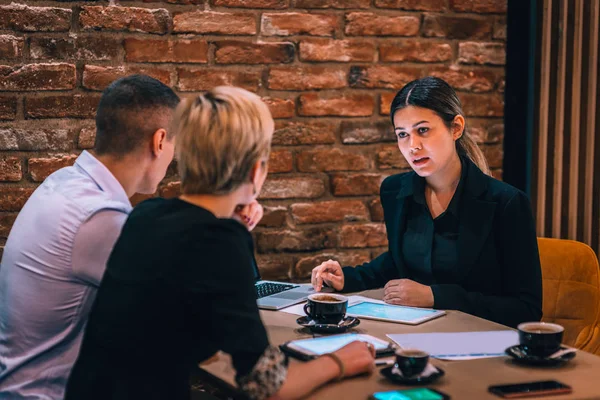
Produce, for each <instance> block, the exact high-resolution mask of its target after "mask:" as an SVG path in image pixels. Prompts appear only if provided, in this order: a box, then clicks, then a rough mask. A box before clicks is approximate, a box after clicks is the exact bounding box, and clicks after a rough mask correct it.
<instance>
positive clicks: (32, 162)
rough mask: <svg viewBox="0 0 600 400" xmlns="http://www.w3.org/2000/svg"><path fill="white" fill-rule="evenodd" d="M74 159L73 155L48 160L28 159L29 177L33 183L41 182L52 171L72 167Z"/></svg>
mask: <svg viewBox="0 0 600 400" xmlns="http://www.w3.org/2000/svg"><path fill="white" fill-rule="evenodd" d="M76 159H77V155H75V154H72V155H68V156H58V157H50V158H30V159H29V162H28V165H29V175H30V176H31V179H32V180H33V181H35V182H41V181H43V180H44V179H46V178H47V177H48V176H50V174H52V173H53V172H54V171H57V170H59V169H61V168H64V167H68V166H71V165H73V164H74V163H75V160H76Z"/></svg>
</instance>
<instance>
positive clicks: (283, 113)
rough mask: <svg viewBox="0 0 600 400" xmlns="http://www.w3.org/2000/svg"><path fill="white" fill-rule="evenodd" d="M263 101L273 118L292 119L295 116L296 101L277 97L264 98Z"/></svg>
mask: <svg viewBox="0 0 600 400" xmlns="http://www.w3.org/2000/svg"><path fill="white" fill-rule="evenodd" d="M262 100H263V101H264V102H265V104H266V105H267V106H268V107H269V111H271V116H272V117H273V118H291V117H293V116H294V107H295V104H294V100H290V99H280V98H276V97H263V98H262Z"/></svg>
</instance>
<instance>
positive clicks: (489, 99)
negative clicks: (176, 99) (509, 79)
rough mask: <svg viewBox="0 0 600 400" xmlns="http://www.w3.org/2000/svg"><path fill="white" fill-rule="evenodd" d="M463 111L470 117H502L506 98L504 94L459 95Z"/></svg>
mask: <svg viewBox="0 0 600 400" xmlns="http://www.w3.org/2000/svg"><path fill="white" fill-rule="evenodd" d="M458 97H459V99H460V102H461V103H462V106H463V111H464V112H465V115H466V116H468V117H502V116H503V115H504V96H502V94H496V93H493V94H471V93H459V94H458Z"/></svg>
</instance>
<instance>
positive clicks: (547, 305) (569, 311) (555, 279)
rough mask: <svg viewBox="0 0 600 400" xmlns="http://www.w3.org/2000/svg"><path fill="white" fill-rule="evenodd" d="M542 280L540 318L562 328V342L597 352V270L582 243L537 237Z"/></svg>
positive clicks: (599, 340) (599, 331) (599, 284)
mask: <svg viewBox="0 0 600 400" xmlns="http://www.w3.org/2000/svg"><path fill="white" fill-rule="evenodd" d="M538 246H539V249H540V260H541V263H542V279H543V290H544V300H543V312H544V316H543V318H542V321H546V322H555V323H557V324H560V325H562V326H564V327H565V334H564V340H563V342H564V343H565V344H567V345H569V346H573V347H577V348H579V349H583V350H586V351H590V352H598V351H600V325H599V323H600V271H599V265H598V258H597V257H596V254H595V253H594V251H593V250H592V249H591V248H590V247H589V246H588V245H586V244H584V243H580V242H575V241H573V240H562V239H547V238H538Z"/></svg>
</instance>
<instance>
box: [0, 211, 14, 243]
mask: <svg viewBox="0 0 600 400" xmlns="http://www.w3.org/2000/svg"><path fill="white" fill-rule="evenodd" d="M15 219H17V213H0V239H6V238H7V237H8V234H9V233H10V228H12V225H13V224H14V223H15Z"/></svg>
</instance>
